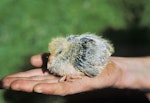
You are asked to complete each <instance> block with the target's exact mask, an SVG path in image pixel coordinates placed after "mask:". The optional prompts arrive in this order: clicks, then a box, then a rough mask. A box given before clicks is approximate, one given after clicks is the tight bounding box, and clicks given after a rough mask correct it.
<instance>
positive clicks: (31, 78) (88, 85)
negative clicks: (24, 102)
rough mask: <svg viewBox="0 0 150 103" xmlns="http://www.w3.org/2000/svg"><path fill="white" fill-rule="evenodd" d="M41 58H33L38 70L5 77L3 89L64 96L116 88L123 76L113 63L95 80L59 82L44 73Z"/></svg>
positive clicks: (32, 60) (83, 79)
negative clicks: (111, 87) (120, 77)
mask: <svg viewBox="0 0 150 103" xmlns="http://www.w3.org/2000/svg"><path fill="white" fill-rule="evenodd" d="M41 57H42V56H41V55H36V56H33V57H32V58H31V64H32V65H34V66H37V67H38V68H36V69H32V70H29V71H25V72H20V73H16V74H12V75H8V76H6V77H4V79H3V80H2V82H3V88H5V89H12V90H17V91H25V92H38V93H43V94H53V95H62V96H64V95H68V94H74V93H79V92H84V91H88V90H93V89H99V88H104V87H109V86H114V84H115V83H116V82H117V80H118V77H119V76H120V75H121V70H120V69H119V68H116V67H115V64H114V63H113V62H111V63H109V64H108V66H107V67H106V68H105V69H104V70H103V71H102V73H100V75H98V76H96V77H94V78H90V77H87V76H83V77H82V79H77V80H75V81H73V82H67V81H65V82H59V79H60V77H56V76H54V75H52V74H50V73H49V72H48V71H45V72H43V70H42V68H40V67H41V66H42V64H43V61H42V58H41Z"/></svg>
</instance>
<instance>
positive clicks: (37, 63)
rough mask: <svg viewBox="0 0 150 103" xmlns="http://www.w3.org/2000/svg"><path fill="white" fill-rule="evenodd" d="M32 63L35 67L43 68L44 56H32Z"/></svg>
mask: <svg viewBox="0 0 150 103" xmlns="http://www.w3.org/2000/svg"><path fill="white" fill-rule="evenodd" d="M30 62H31V64H32V65H33V66H36V67H41V66H42V64H43V62H42V54H39V55H34V56H32V57H31V59H30Z"/></svg>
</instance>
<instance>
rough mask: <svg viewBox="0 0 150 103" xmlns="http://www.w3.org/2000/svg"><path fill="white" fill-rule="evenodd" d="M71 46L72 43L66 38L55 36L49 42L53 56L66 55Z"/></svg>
mask: <svg viewBox="0 0 150 103" xmlns="http://www.w3.org/2000/svg"><path fill="white" fill-rule="evenodd" d="M69 48H70V43H69V42H68V41H67V40H66V39H65V38H55V39H52V41H51V42H50V43H49V46H48V49H49V52H50V53H51V56H54V57H56V56H59V55H62V56H63V55H64V53H66V52H67V51H68V50H69Z"/></svg>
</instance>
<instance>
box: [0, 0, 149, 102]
mask: <svg viewBox="0 0 150 103" xmlns="http://www.w3.org/2000/svg"><path fill="white" fill-rule="evenodd" d="M135 1H136V0H135ZM136 2H138V1H136ZM127 3H128V2H127ZM129 3H130V2H129ZM131 4H132V3H131ZM146 10H147V11H145V14H146V12H148V9H146ZM132 17H133V14H132V13H131V12H129V11H128V9H127V8H125V6H124V4H123V2H122V0H114V1H110V0H91V1H90V0H74V1H73V0H1V1H0V78H2V77H3V76H5V75H7V74H11V73H15V72H19V71H22V70H23V68H24V66H25V67H26V64H29V58H30V56H31V55H34V54H38V53H41V52H47V44H48V42H49V41H50V40H51V38H52V37H57V36H66V35H69V34H81V33H85V32H92V33H98V34H99V33H101V32H102V31H103V30H104V29H106V28H108V27H110V28H114V29H121V28H125V27H127V22H126V20H128V21H130V20H131V19H132ZM146 20H147V19H145V21H144V20H143V23H144V22H146ZM144 24H145V23H144ZM0 94H2V93H0ZM0 101H1V102H0V103H6V102H4V100H3V97H2V96H1V97H0Z"/></svg>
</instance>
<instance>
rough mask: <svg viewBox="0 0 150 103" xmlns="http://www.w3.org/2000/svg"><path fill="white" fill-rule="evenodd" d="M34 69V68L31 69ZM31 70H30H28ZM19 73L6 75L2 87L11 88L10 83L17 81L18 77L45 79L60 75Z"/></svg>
mask: <svg viewBox="0 0 150 103" xmlns="http://www.w3.org/2000/svg"><path fill="white" fill-rule="evenodd" d="M31 71H33V70H31ZM28 72H29V71H28ZM28 72H26V73H27V75H26V73H18V74H14V75H10V76H7V77H4V78H3V79H2V87H3V88H5V89H8V88H10V84H11V83H12V82H13V81H15V80H18V79H24V80H45V79H58V77H56V76H54V75H50V74H48V75H44V74H43V75H38V74H36V75H35V74H34V75H33V74H32V75H29V74H30V73H28Z"/></svg>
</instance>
